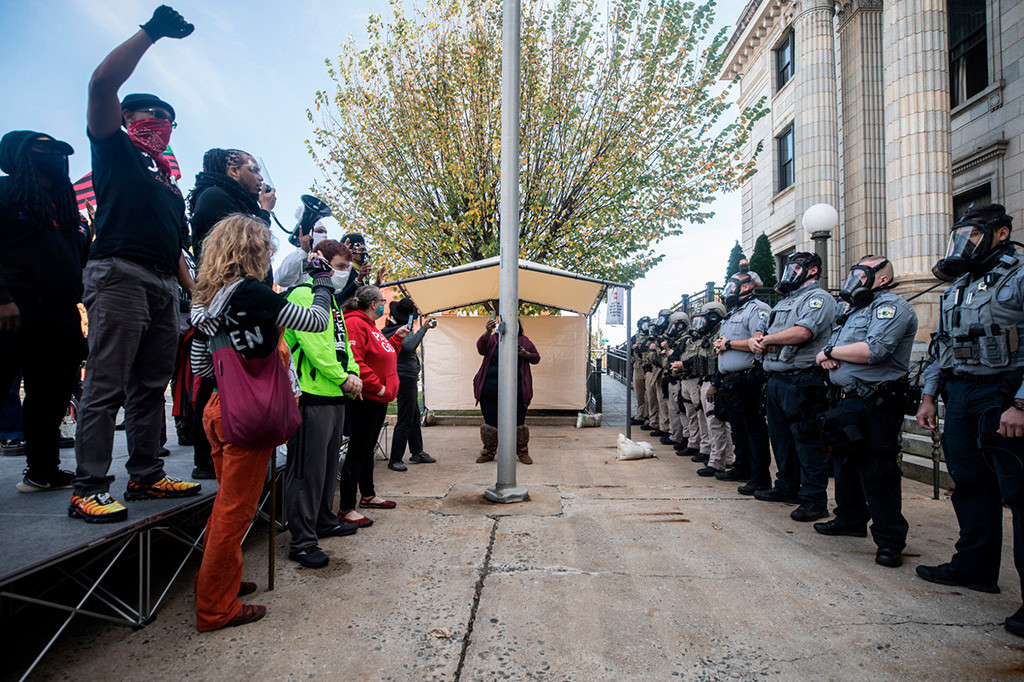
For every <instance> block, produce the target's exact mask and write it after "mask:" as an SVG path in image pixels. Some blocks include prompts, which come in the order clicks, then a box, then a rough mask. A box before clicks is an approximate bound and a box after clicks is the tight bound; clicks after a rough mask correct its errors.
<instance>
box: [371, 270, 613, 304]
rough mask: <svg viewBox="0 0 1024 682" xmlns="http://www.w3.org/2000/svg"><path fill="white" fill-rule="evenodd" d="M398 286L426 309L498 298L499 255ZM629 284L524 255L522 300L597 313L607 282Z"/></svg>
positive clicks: (477, 302) (397, 283)
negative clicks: (570, 270)
mask: <svg viewBox="0 0 1024 682" xmlns="http://www.w3.org/2000/svg"><path fill="white" fill-rule="evenodd" d="M384 286H398V288H399V289H401V290H402V292H403V293H404V294H405V295H406V296H408V297H409V298H411V299H412V300H413V301H415V303H416V307H417V308H419V310H420V312H422V313H423V314H424V315H429V314H430V313H436V312H441V311H443V310H452V309H454V308H465V307H466V306H471V305H479V304H481V303H486V302H487V301H497V300H498V257H497V256H495V257H494V258H487V259H485V260H481V261H477V262H475V263H467V264H466V265H460V266H458V267H454V268H449V269H447V270H440V271H438V272H433V273H431V274H429V275H421V276H419V277H410V278H408V279H403V280H401V281H399V282H392V283H391V284H390V285H384ZM622 286H626V285H625V284H618V283H616V282H609V281H606V280H600V279H594V278H592V277H586V276H584V275H578V274H576V273H573V272H569V271H567V270H559V269H558V268H552V267H548V266H546V265H541V264H540V263H533V262H531V261H528V260H523V259H522V258H520V259H519V300H520V301H525V302H527V303H536V304H538V305H543V306H548V307H550V308H559V309H560V310H569V311H572V312H574V313H579V314H580V315H583V316H584V317H586V316H589V315H592V314H593V313H594V312H595V311H596V310H597V306H598V304H599V303H600V302H601V299H602V298H603V297H604V292H605V289H607V288H608V287H622Z"/></svg>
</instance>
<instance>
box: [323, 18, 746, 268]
mask: <svg viewBox="0 0 1024 682" xmlns="http://www.w3.org/2000/svg"><path fill="white" fill-rule="evenodd" d="M393 5H394V12H393V17H392V18H391V21H390V23H388V24H386V23H385V22H384V20H383V19H382V18H381V17H380V16H379V15H375V16H373V17H371V18H370V20H369V23H368V25H367V33H368V38H369V45H368V46H367V47H365V48H364V49H358V48H357V45H356V43H355V42H354V40H350V41H349V42H348V43H346V44H344V45H343V46H342V48H341V53H340V54H339V56H338V58H337V60H334V61H332V60H330V59H328V60H326V63H327V66H328V73H329V75H330V76H331V78H332V79H333V80H334V81H335V83H336V86H337V87H336V88H335V89H334V91H333V92H329V91H320V92H317V93H316V97H315V104H314V106H313V107H312V108H311V109H310V110H309V111H308V116H309V119H310V121H312V122H313V124H314V126H315V130H314V135H313V138H312V139H311V140H308V141H307V147H308V148H309V151H310V153H311V154H312V155H313V157H314V158H315V160H316V162H317V164H318V166H319V167H320V168H321V170H322V171H323V175H324V177H323V180H322V181H320V182H317V183H316V185H315V187H314V191H315V192H317V193H318V194H319V195H320V196H321V197H323V198H324V199H325V200H326V201H327V202H328V203H329V204H330V205H331V206H332V207H333V208H334V209H335V215H336V216H337V217H338V219H339V220H340V221H341V222H342V224H343V225H346V227H348V226H352V227H353V228H358V229H360V230H361V231H363V232H364V233H365V234H368V235H372V237H373V238H374V241H375V242H376V251H377V260H378V262H383V263H386V264H388V266H389V270H390V272H391V274H394V275H397V276H404V275H408V274H420V273H424V272H429V271H433V270H437V269H443V268H447V267H452V266H455V265H460V264H463V263H468V262H472V261H475V260H479V259H483V258H488V257H491V256H495V255H497V254H498V251H499V215H498V212H499V184H500V183H499V165H500V163H499V139H500V128H501V120H500V108H501V2H500V0H431V2H430V3H429V4H427V5H426V6H425V8H424V9H421V10H418V11H416V12H415V13H414V14H413V16H412V18H410V17H407V16H406V14H405V11H404V10H403V8H402V6H401V5H400V4H399V2H398V0H394V2H393ZM713 8H714V3H713V2H706V3H704V4H697V3H693V2H680V1H679V0H664V1H657V0H655V1H652V0H610V2H609V3H608V4H607V5H605V4H603V3H602V4H601V5H600V6H599V5H598V3H597V2H595V1H594V0H584V1H583V2H574V1H572V0H561V1H559V2H555V3H552V2H550V1H545V0H524V4H523V18H522V84H521V108H522V116H521V130H520V135H521V163H520V186H521V204H520V211H521V212H520V223H519V245H520V256H521V257H523V258H527V259H529V260H533V261H537V262H540V263H545V264H548V265H552V266H555V267H560V268H564V269H568V270H573V271H576V272H581V273H585V274H588V275H592V276H597V277H603V278H608V279H613V280H618V281H629V282H632V281H634V280H635V279H636V278H638V277H641V276H643V274H644V273H645V272H647V271H648V270H649V269H650V268H651V267H653V266H654V265H656V264H657V263H658V262H659V261H660V260H661V259H662V258H663V256H662V255H660V254H658V253H657V252H656V250H655V245H656V243H657V242H658V241H659V240H661V239H663V238H664V237H666V236H668V235H675V234H680V233H682V230H683V226H684V225H685V224H687V223H691V224H692V223H701V222H703V221H704V220H706V219H707V218H708V217H710V215H711V214H710V213H708V212H707V211H706V210H704V209H703V208H702V207H704V206H705V205H706V204H707V203H708V201H709V200H710V199H711V197H712V195H713V194H714V193H716V192H723V191H730V190H733V189H735V188H737V187H738V186H739V184H740V183H741V182H742V181H743V180H744V179H745V178H746V177H748V176H749V175H751V174H752V173H753V172H754V158H753V157H750V156H748V157H746V158H744V157H743V156H742V152H741V149H742V148H743V145H744V144H745V143H746V142H747V140H748V138H749V135H750V130H751V127H752V125H753V123H754V121H756V120H757V119H758V118H759V117H760V116H762V115H764V113H765V112H766V109H765V108H764V104H763V102H761V103H758V104H757V105H756V106H753V107H750V108H748V109H746V110H743V111H739V112H732V111H730V109H731V103H730V102H729V95H730V89H731V85H730V86H724V87H723V86H720V85H718V84H717V78H718V73H719V71H720V67H721V65H722V62H723V59H724V58H725V54H724V46H725V42H726V31H725V29H723V30H722V31H721V32H719V33H718V34H717V35H713V36H712V35H709V34H710V28H711V25H712V20H713V16H714V12H713ZM757 149H758V151H759V150H760V146H758V148H757ZM754 156H755V157H756V153H755V154H754Z"/></svg>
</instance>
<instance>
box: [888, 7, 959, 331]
mask: <svg viewBox="0 0 1024 682" xmlns="http://www.w3.org/2000/svg"><path fill="white" fill-rule="evenodd" d="M882 21H883V36H882V43H883V56H884V60H883V61H884V75H885V94H884V97H885V195H886V206H887V214H886V222H887V224H888V232H887V238H888V242H889V260H891V261H892V264H893V267H894V268H895V269H896V278H897V280H899V281H901V282H902V285H901V286H900V289H899V292H900V294H901V295H903V296H909V295H912V294H914V293H917V292H919V291H922V290H924V289H925V288H927V287H929V286H931V285H933V284H935V282H936V280H935V279H934V278H933V277H932V275H931V268H932V265H934V263H935V261H936V260H938V259H939V258H940V257H941V255H942V253H943V251H944V248H945V244H946V240H947V238H948V237H949V226H950V221H951V220H952V213H953V199H952V175H951V172H950V163H951V161H950V117H949V37H948V35H947V31H948V29H947V21H948V17H947V14H946V0H892V1H886V2H885V4H884V9H883V13H882ZM937 291H941V288H940V289H939V290H937ZM937 301H938V294H937V293H932V294H928V295H925V296H922V297H921V298H919V299H917V301H915V302H914V308H915V309H916V310H917V314H918V318H919V326H918V340H919V341H923V340H925V339H927V335H928V333H930V332H931V331H933V330H934V328H935V323H936V321H937V306H936V302H937Z"/></svg>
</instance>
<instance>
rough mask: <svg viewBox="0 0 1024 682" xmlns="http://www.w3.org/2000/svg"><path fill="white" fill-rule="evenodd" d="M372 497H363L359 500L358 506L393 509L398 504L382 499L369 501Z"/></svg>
mask: <svg viewBox="0 0 1024 682" xmlns="http://www.w3.org/2000/svg"><path fill="white" fill-rule="evenodd" d="M372 499H373V498H372V497H364V498H363V499H361V500H359V506H360V507H361V508H363V509H394V508H395V507H397V506H398V505H397V504H395V503H394V502H392V501H391V500H384V501H383V502H370V500H372ZM381 499H384V498H381Z"/></svg>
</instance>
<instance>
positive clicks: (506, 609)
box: [8, 427, 1024, 680]
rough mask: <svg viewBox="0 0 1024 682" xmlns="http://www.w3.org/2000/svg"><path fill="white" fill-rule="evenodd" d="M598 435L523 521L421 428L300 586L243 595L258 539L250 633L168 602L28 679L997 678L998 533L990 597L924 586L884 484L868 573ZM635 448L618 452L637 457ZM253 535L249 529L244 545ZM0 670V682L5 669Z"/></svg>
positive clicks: (917, 543) (1019, 650)
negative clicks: (260, 608)
mask: <svg viewBox="0 0 1024 682" xmlns="http://www.w3.org/2000/svg"><path fill="white" fill-rule="evenodd" d="M617 433H618V429H614V428H602V429H583V430H576V429H572V428H565V427H535V428H534V429H533V438H532V440H531V444H530V445H531V454H532V455H533V458H534V460H535V462H536V464H534V465H533V466H529V467H526V466H520V467H519V470H518V474H519V481H520V483H522V484H524V485H526V486H527V487H528V488H529V489H530V494H531V499H530V500H529V501H528V502H526V503H523V504H519V505H511V506H495V505H492V504H490V503H487V502H484V501H483V500H482V498H481V494H482V493H483V490H484V489H485V488H486V487H487V486H488V485H490V484H493V483H494V478H495V465H494V464H493V463H490V464H486V465H477V464H474V463H473V459H474V458H475V456H476V454H477V451H478V449H479V437H478V430H477V429H476V428H473V427H434V428H430V429H426V430H425V431H424V438H425V441H426V447H427V450H428V451H429V452H431V453H432V454H433V455H434V456H435V457H437V459H438V463H437V464H431V465H410V467H409V471H408V472H405V473H399V472H393V471H389V470H387V469H386V468H385V467H384V466H383V465H384V463H383V462H379V461H378V462H377V463H376V465H377V468H376V472H375V475H376V481H377V489H378V493H379V494H381V495H384V496H387V497H390V498H392V499H395V500H397V501H398V503H399V506H398V508H397V509H395V510H390V511H377V510H366V514H367V515H368V516H370V517H371V518H373V519H374V520H375V523H374V525H373V526H372V527H371V528H367V529H363V530H360V531H359V533H358V534H357V535H356V536H354V537H350V538H330V539H327V540H326V541H324V542H323V543H322V547H323V548H324V550H325V551H326V552H327V553H328V554H329V555H330V556H331V564H330V565H329V566H328V567H327V568H324V569H319V570H310V569H303V568H301V567H299V566H298V565H297V564H295V563H293V562H291V561H288V560H287V559H286V558H285V557H286V554H287V541H288V534H287V533H283V534H281V535H279V536H278V540H277V555H278V565H277V589H275V590H274V591H273V592H266V591H265V590H264V589H263V586H264V584H265V580H266V546H265V544H263V543H265V536H266V534H265V532H262V533H256V534H255V535H254V537H253V538H251V539H250V540H249V542H248V543H247V544H246V547H245V559H246V571H245V579H246V580H255V581H257V582H258V583H259V584H260V585H261V589H260V590H259V591H258V592H257V593H256V594H254V595H251V596H250V597H247V598H245V601H247V602H251V603H259V604H266V605H267V606H268V609H269V610H268V614H267V617H266V618H264V619H263V620H262V621H260V622H258V623H255V624H252V625H247V626H244V627H241V628H235V629H228V630H222V631H219V632H214V633H207V634H200V633H197V632H196V631H195V629H194V614H193V611H192V609H193V596H192V592H191V585H192V582H191V580H189V579H185V580H182V581H180V582H179V583H178V584H177V585H176V586H175V587H174V588H173V592H174V593H173V594H172V597H171V599H170V601H169V602H168V604H167V605H166V607H165V608H164V609H163V610H162V611H161V612H160V613H159V616H158V619H157V621H156V622H155V623H153V624H152V625H150V626H149V627H147V628H145V629H143V630H139V631H132V630H129V629H127V628H124V627H118V626H107V625H104V624H102V623H99V622H89V623H88V626H87V627H79V628H78V629H77V630H76V632H74V633H73V634H71V635H69V636H67V637H65V638H64V639H62V640H60V641H59V642H58V645H57V648H56V650H55V652H54V653H52V654H51V655H50V656H49V658H47V659H46V660H44V662H43V664H42V665H41V667H40V669H39V671H38V675H37V677H38V678H39V679H75V680H79V679H89V680H92V679H129V678H137V677H139V676H140V675H145V677H149V678H156V679H197V680H198V679H203V680H205V679H227V680H286V679H287V680H299V679H323V678H331V679H341V680H496V679H510V680H640V679H645V680H650V679H653V680H669V679H685V680H719V679H814V680H821V679H835V680H849V679H857V680H874V679H963V680H967V679H970V680H976V679H1010V678H1014V677H1022V676H1024V640H1022V639H1019V638H1016V637H1014V636H1013V635H1010V634H1009V633H1007V632H1005V631H1004V630H1003V628H1002V626H1001V623H1002V620H1003V619H1004V618H1005V617H1006V616H1007V615H1009V614H1011V613H1012V612H1013V611H1015V610H1016V609H1017V607H1018V606H1019V605H1020V603H1021V597H1020V590H1019V581H1018V579H1017V575H1016V572H1015V571H1014V570H1013V563H1012V558H1011V554H1010V552H1011V547H1010V546H1009V538H1010V529H1009V514H1008V513H1007V515H1006V519H1005V528H1004V537H1005V538H1007V543H1006V545H1007V546H1005V547H1004V560H1003V573H1002V577H1001V579H1000V586H1001V587H1002V590H1003V591H1002V593H1001V594H995V595H992V594H982V593H976V592H971V591H969V590H966V589H958V588H949V587H943V586H940V585H934V584H931V583H926V582H924V581H922V580H920V579H919V578H917V577H916V575H915V574H914V566H915V565H916V564H917V563H929V564H935V563H941V562H944V561H947V560H948V559H949V556H950V554H951V552H952V547H953V543H954V541H955V538H956V521H955V518H954V516H953V511H952V507H951V505H950V503H949V500H948V499H942V500H938V501H936V500H932V499H930V492H931V491H930V488H929V487H928V486H925V485H923V484H920V483H916V482H913V481H907V480H905V481H904V499H905V504H904V510H905V514H906V516H907V518H908V520H909V521H910V525H911V531H910V538H909V545H908V547H907V550H906V553H905V560H906V563H905V564H904V566H903V567H901V568H898V569H889V568H883V567H880V566H877V565H876V564H875V563H874V560H873V559H874V545H873V543H872V542H871V540H870V539H860V538H848V537H844V538H826V537H823V536H820V535H818V534H816V533H814V531H813V530H812V529H811V527H810V524H801V523H798V522H795V521H792V520H791V519H790V518H789V511H790V510H791V509H792V508H793V507H792V506H790V505H785V504H776V503H766V502H759V501H755V500H753V499H751V498H747V497H743V496H741V495H739V494H737V493H736V484H727V483H724V482H721V481H715V480H714V479H711V480H709V479H703V478H700V477H698V476H697V475H696V474H695V473H694V472H695V470H696V469H697V468H698V467H699V466H700V465H696V464H693V463H692V462H690V461H689V458H682V457H677V456H675V454H674V452H673V451H672V450H671V448H669V447H666V446H663V445H660V444H657V445H656V451H657V453H658V455H659V457H658V458H657V459H651V460H639V461H633V462H616V461H615V454H616V453H615V437H616V434H617ZM639 433H642V432H637V433H635V434H634V435H637V436H638V437H639V435H638V434H639ZM264 530H265V529H264ZM8 672H10V671H8Z"/></svg>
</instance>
